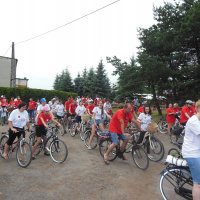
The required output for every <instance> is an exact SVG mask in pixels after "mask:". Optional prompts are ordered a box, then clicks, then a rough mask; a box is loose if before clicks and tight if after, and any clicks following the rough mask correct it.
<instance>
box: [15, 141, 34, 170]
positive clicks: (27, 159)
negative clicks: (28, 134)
mask: <svg viewBox="0 0 200 200" xmlns="http://www.w3.org/2000/svg"><path fill="white" fill-rule="evenodd" d="M31 157H32V150H31V146H30V145H29V143H28V142H26V141H20V144H19V145H18V146H17V149H16V160H17V163H18V165H19V166H20V167H23V168H26V167H28V166H29V165H30V163H31V160H32V159H31Z"/></svg>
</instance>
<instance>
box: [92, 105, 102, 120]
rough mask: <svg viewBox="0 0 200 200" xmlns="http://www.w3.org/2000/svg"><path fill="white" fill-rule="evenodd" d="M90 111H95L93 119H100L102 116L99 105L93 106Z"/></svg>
mask: <svg viewBox="0 0 200 200" xmlns="http://www.w3.org/2000/svg"><path fill="white" fill-rule="evenodd" d="M92 112H93V113H95V119H102V118H103V113H102V109H101V108H99V106H97V107H94V109H93V110H92Z"/></svg>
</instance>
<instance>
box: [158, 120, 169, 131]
mask: <svg viewBox="0 0 200 200" xmlns="http://www.w3.org/2000/svg"><path fill="white" fill-rule="evenodd" d="M158 130H159V132H160V133H163V134H165V133H167V131H168V130H167V122H166V121H159V122H158Z"/></svg>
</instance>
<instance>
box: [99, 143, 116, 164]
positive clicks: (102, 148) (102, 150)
mask: <svg viewBox="0 0 200 200" xmlns="http://www.w3.org/2000/svg"><path fill="white" fill-rule="evenodd" d="M111 143H112V142H111V140H110V139H105V140H101V142H100V143H99V152H100V155H101V156H102V157H104V154H105V153H106V151H107V150H108V147H109V146H110V145H111ZM116 152H117V148H116V147H115V148H114V149H113V150H112V152H110V154H109V157H108V160H109V161H113V160H115V159H116V158H117V153H116Z"/></svg>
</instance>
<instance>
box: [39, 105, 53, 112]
mask: <svg viewBox="0 0 200 200" xmlns="http://www.w3.org/2000/svg"><path fill="white" fill-rule="evenodd" d="M44 106H45V107H46V106H48V107H49V105H48V104H45V105H44ZM44 106H43V105H42V104H39V105H38V107H37V110H38V111H42V108H43V107H44ZM49 110H50V107H49Z"/></svg>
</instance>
